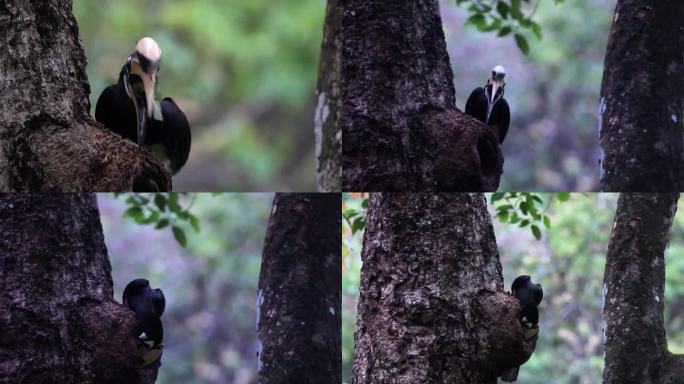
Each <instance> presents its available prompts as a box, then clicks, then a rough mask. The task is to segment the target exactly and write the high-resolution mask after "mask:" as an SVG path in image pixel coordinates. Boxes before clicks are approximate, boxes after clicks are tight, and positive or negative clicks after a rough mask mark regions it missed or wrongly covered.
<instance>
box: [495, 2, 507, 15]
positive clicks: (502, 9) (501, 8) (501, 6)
mask: <svg viewBox="0 0 684 384" xmlns="http://www.w3.org/2000/svg"><path fill="white" fill-rule="evenodd" d="M509 10H510V8H509V6H508V4H506V3H504V2H503V1H499V3H498V4H496V11H497V12H499V15H501V18H502V19H507V18H508V13H509Z"/></svg>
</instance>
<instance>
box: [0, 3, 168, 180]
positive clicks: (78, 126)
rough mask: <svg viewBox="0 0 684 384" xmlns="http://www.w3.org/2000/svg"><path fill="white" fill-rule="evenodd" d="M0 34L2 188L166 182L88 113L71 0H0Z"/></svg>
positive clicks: (149, 160) (159, 167)
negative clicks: (0, 48)
mask: <svg viewBox="0 0 684 384" xmlns="http://www.w3.org/2000/svg"><path fill="white" fill-rule="evenodd" d="M0 36H2V37H0V39H2V43H1V44H0V45H2V47H3V49H2V50H1V51H0V74H1V75H0V89H2V92H1V93H2V96H0V97H1V98H0V191H4V192H10V191H126V190H132V189H136V190H169V189H170V188H171V177H170V175H169V173H168V172H167V171H166V170H165V168H164V166H163V164H161V163H160V162H159V161H158V160H157V158H156V157H155V156H154V155H153V154H152V153H151V152H149V151H148V150H147V149H144V148H141V147H139V146H137V145H136V144H134V143H132V142H130V141H128V140H124V139H122V138H121V137H120V136H118V135H116V134H114V133H112V132H110V131H109V130H106V129H104V128H103V127H102V126H101V125H100V124H99V123H97V122H95V121H94V120H93V119H92V118H90V116H88V111H89V109H90V105H89V101H88V94H89V93H90V86H89V85H88V79H87V76H86V58H85V55H84V52H83V47H82V45H81V41H80V40H79V36H78V26H77V25H76V20H75V19H74V16H73V14H72V12H71V1H69V0H67V1H63V0H6V1H3V2H2V3H0Z"/></svg>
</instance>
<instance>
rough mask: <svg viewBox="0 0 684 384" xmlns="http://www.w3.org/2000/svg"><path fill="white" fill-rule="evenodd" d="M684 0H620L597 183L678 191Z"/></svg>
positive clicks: (604, 91) (683, 175) (683, 124)
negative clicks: (598, 181) (599, 175)
mask: <svg viewBox="0 0 684 384" xmlns="http://www.w3.org/2000/svg"><path fill="white" fill-rule="evenodd" d="M682 52H684V4H682V1H681V0H619V1H618V2H617V7H616V8H615V16H614V17H613V26H612V28H611V31H610V38H609V41H608V49H607V52H606V60H605V64H604V70H603V83H602V84H601V103H600V106H599V140H600V143H601V149H602V151H601V159H600V160H599V161H600V163H601V189H602V190H604V191H617V192H680V191H682V190H684V163H683V161H684V158H682V150H683V144H682V129H684V115H683V114H684V91H683V90H684V76H682V73H684V56H682Z"/></svg>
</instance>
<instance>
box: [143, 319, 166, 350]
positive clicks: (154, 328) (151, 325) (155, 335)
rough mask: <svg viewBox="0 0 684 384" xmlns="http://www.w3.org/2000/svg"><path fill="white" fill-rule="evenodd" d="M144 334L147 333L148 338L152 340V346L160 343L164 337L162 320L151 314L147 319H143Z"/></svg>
mask: <svg viewBox="0 0 684 384" xmlns="http://www.w3.org/2000/svg"><path fill="white" fill-rule="evenodd" d="M144 326H145V334H146V335H147V337H148V338H150V339H152V340H154V346H155V347H156V346H158V345H159V344H161V342H162V340H163V339H164V328H163V327H162V322H161V319H160V318H158V317H156V316H152V317H150V318H149V319H148V321H145V324H144Z"/></svg>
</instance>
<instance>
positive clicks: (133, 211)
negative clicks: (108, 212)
mask: <svg viewBox="0 0 684 384" xmlns="http://www.w3.org/2000/svg"><path fill="white" fill-rule="evenodd" d="M124 216H128V217H131V218H133V220H135V221H138V220H143V219H144V218H145V214H144V213H143V210H142V208H141V207H140V206H138V205H134V206H132V207H130V208H128V210H126V213H124Z"/></svg>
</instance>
